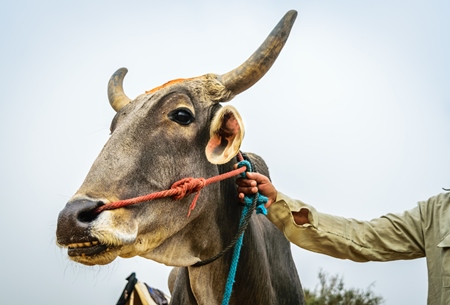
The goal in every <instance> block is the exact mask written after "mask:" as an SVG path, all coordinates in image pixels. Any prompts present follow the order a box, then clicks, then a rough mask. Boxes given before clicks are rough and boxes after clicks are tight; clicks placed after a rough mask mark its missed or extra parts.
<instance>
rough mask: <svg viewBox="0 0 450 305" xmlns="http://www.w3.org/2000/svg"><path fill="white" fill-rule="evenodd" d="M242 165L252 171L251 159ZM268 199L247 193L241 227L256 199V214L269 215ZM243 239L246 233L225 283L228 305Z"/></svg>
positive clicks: (235, 254) (224, 303)
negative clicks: (266, 206) (266, 205)
mask: <svg viewBox="0 0 450 305" xmlns="http://www.w3.org/2000/svg"><path fill="white" fill-rule="evenodd" d="M242 166H246V167H247V170H246V172H251V171H252V165H251V163H250V162H249V161H247V160H243V161H241V162H239V163H238V168H241V167H242ZM241 176H242V177H244V178H245V177H246V173H245V172H243V173H242V174H241ZM267 200H268V198H267V197H266V196H264V195H261V194H259V192H258V193H256V194H255V195H251V196H248V195H245V197H244V203H245V206H244V209H243V210H242V214H241V219H240V221H239V227H240V226H241V225H242V223H243V221H244V219H245V216H246V215H247V213H248V212H249V209H250V207H251V206H252V204H253V202H254V201H256V214H264V215H267V210H266V208H265V207H264V204H266V202H267ZM243 240H244V233H242V234H241V236H240V237H239V239H238V241H237V242H236V245H235V246H234V249H233V258H232V260H231V266H230V271H229V272H228V278H227V283H226V285H225V292H224V295H223V299H222V305H227V304H228V303H229V302H230V297H231V292H232V291H233V284H234V278H235V277H236V270H237V265H238V262H239V256H240V253H241V248H242V241H243Z"/></svg>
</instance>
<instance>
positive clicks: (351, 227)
mask: <svg viewBox="0 0 450 305" xmlns="http://www.w3.org/2000/svg"><path fill="white" fill-rule="evenodd" d="M302 208H305V209H307V210H309V215H308V218H309V222H310V223H309V224H304V225H297V224H296V223H295V222H294V218H293V216H292V211H299V210H300V209H302ZM267 217H268V218H269V219H270V220H271V221H272V222H273V223H274V224H275V225H276V226H277V227H278V228H279V229H280V230H281V231H282V232H284V234H285V236H286V238H287V239H288V240H289V241H291V242H292V243H294V244H296V245H297V246H299V247H301V248H304V249H306V250H310V251H313V252H317V253H322V254H326V255H329V256H333V257H336V258H341V259H350V260H353V261H357V262H366V261H390V260H397V259H413V258H418V257H423V256H424V255H425V254H424V250H423V246H422V243H421V242H420V239H421V233H420V232H419V231H420V212H419V210H418V208H416V209H413V210H411V211H408V212H405V213H403V214H388V215H386V216H382V217H380V218H376V219H373V220H371V221H359V220H355V219H351V218H343V217H338V216H332V215H328V214H325V213H320V212H317V211H316V209H315V208H313V207H312V206H311V205H308V204H306V203H304V202H302V201H300V200H294V199H291V198H289V197H288V196H286V195H284V194H283V193H280V192H279V193H278V196H277V201H276V202H274V203H273V204H272V205H271V206H270V208H269V209H268V215H267Z"/></svg>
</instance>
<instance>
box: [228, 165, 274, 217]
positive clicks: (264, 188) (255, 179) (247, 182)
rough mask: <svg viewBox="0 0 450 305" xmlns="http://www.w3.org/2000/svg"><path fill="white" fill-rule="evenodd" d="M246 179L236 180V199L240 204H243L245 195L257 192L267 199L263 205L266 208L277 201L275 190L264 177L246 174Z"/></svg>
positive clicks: (257, 174)
mask: <svg viewBox="0 0 450 305" xmlns="http://www.w3.org/2000/svg"><path fill="white" fill-rule="evenodd" d="M246 176H247V178H237V179H236V184H237V185H238V187H237V191H238V198H239V200H240V201H241V202H244V197H245V195H254V194H256V193H257V192H258V191H259V193H260V194H261V195H264V196H266V197H267V199H268V200H267V203H266V204H265V205H264V206H265V207H266V208H268V207H269V206H270V205H271V204H272V203H274V202H275V201H276V199H277V190H276V189H275V187H274V186H273V184H272V183H271V182H270V180H269V178H267V177H266V176H264V175H262V174H259V173H253V172H247V173H246Z"/></svg>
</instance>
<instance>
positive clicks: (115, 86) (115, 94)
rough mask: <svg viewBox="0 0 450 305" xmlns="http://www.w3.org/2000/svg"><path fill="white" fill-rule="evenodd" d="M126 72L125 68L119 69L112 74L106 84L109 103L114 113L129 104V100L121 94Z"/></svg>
mask: <svg viewBox="0 0 450 305" xmlns="http://www.w3.org/2000/svg"><path fill="white" fill-rule="evenodd" d="M127 72H128V70H127V68H120V69H119V70H117V71H116V72H114V74H113V75H112V76H111V78H110V79H109V82H108V99H109V103H110V104H111V106H112V107H113V108H114V110H115V111H116V112H117V111H119V110H120V109H122V107H123V106H125V105H127V104H128V103H129V102H131V99H130V98H129V97H128V96H126V95H125V93H124V92H123V79H124V78H125V75H126V74H127Z"/></svg>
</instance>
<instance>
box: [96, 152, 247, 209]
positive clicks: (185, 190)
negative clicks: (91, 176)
mask: <svg viewBox="0 0 450 305" xmlns="http://www.w3.org/2000/svg"><path fill="white" fill-rule="evenodd" d="M237 158H238V160H239V161H242V160H243V159H244V158H243V157H242V154H241V153H239V154H238V155H237ZM246 169H247V168H246V167H245V166H242V167H240V168H237V169H235V170H232V171H229V172H227V173H224V174H221V175H217V176H213V177H211V178H208V179H205V178H192V177H189V178H183V179H181V180H178V181H177V182H175V183H174V184H172V186H171V187H170V189H168V190H165V191H160V192H156V193H150V194H147V195H144V196H139V197H134V198H130V199H124V200H119V201H115V202H111V203H108V204H105V205H102V206H100V207H98V208H97V209H95V210H94V213H95V214H99V213H101V212H103V211H105V210H114V209H118V208H122V207H125V206H127V205H131V204H136V203H140V202H144V201H150V200H154V199H159V198H165V197H172V198H173V199H174V200H181V199H183V198H184V197H186V196H187V195H190V194H192V193H197V194H196V195H195V197H194V199H193V200H192V202H191V205H190V206H189V211H188V215H187V216H188V217H189V216H190V215H191V212H192V210H194V208H195V205H196V203H197V199H198V197H199V195H200V191H201V190H202V189H203V188H204V187H205V186H207V185H210V184H212V183H215V182H219V181H222V180H225V179H228V178H231V177H234V176H237V175H239V174H240V173H243V172H244V171H245V170H246Z"/></svg>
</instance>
